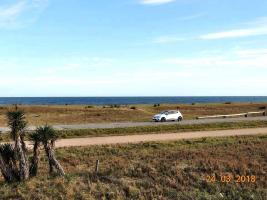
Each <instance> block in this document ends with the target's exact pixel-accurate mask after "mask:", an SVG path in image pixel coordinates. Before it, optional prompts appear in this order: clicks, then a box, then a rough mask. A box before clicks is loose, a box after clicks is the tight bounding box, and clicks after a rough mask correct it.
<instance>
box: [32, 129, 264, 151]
mask: <svg viewBox="0 0 267 200" xmlns="http://www.w3.org/2000/svg"><path fill="white" fill-rule="evenodd" d="M265 134H267V128H253V129H238V130H219V131H197V132H185V133H164V134H147V135H131V136H109V137H92V138H74V139H62V140H59V141H57V142H56V147H57V148H59V147H74V146H90V145H107V144H127V143H140V142H152V141H172V140H182V139H196V138H203V137H226V136H241V135H265ZM28 144H29V143H28Z"/></svg>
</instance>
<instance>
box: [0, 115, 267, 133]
mask: <svg viewBox="0 0 267 200" xmlns="http://www.w3.org/2000/svg"><path fill="white" fill-rule="evenodd" d="M259 120H266V121H267V116H261V117H247V118H245V117H238V118H224V119H199V120H196V119H193V120H184V121H182V122H164V123H161V122H120V123H90V124H76V125H54V126H53V127H54V128H55V129H56V130H80V129H97V128H126V127H138V126H157V125H171V124H176V123H179V124H181V125H187V124H209V123H223V122H242V121H259ZM35 128H36V127H34V126H31V127H28V130H34V129H35ZM8 130H9V129H8V128H7V127H0V132H7V131H8Z"/></svg>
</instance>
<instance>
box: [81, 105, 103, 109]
mask: <svg viewBox="0 0 267 200" xmlns="http://www.w3.org/2000/svg"><path fill="white" fill-rule="evenodd" d="M93 107H94V106H92V105H89V106H85V109H86V108H93ZM103 108H104V107H103Z"/></svg>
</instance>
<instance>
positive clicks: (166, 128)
mask: <svg viewBox="0 0 267 200" xmlns="http://www.w3.org/2000/svg"><path fill="white" fill-rule="evenodd" d="M261 127H267V121H244V122H225V123H211V124H194V125H180V124H173V125H160V126H144V127H128V128H106V129H84V130H63V131H57V132H58V137H59V138H61V139H64V138H82V137H102V136H118V135H140V134H141V135H142V134H149V133H170V132H171V133H179V132H189V131H212V130H227V129H228V130H229V129H241V128H261ZM26 138H27V135H26ZM27 139H28V138H27ZM9 140H10V137H9V133H2V134H0V142H4V141H9Z"/></svg>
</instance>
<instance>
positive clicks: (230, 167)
mask: <svg viewBox="0 0 267 200" xmlns="http://www.w3.org/2000/svg"><path fill="white" fill-rule="evenodd" d="M266 146H267V136H254V137H251V136H249V137H228V138H220V139H216V138H204V139H199V140H185V141H177V142H168V143H144V144H131V145H118V146H94V147H85V148H63V149H58V150H57V155H58V158H59V160H60V162H61V163H62V164H63V166H64V168H65V170H66V172H67V174H68V175H67V176H66V177H65V179H62V178H58V177H49V176H46V175H44V174H45V171H47V166H46V165H47V164H46V163H45V162H44V161H45V158H42V161H41V171H40V176H39V177H38V178H34V179H32V180H30V181H28V182H26V183H20V184H15V183H14V184H11V185H7V184H4V183H3V182H2V181H1V180H0V199H186V200H188V199H261V200H263V199H265V198H266V195H267V190H266V188H267V181H266V171H267V157H266V155H267V149H266ZM97 159H99V160H100V171H99V173H98V174H95V173H94V163H95V161H96V160H97ZM226 173H228V174H231V175H238V174H239V175H256V176H257V181H256V183H234V182H231V183H228V184H226V183H221V182H216V183H207V182H206V181H205V177H206V176H207V175H212V174H214V175H216V176H219V175H221V174H226ZM220 193H221V194H222V195H223V196H224V198H222V197H221V195H220Z"/></svg>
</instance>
